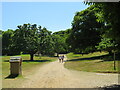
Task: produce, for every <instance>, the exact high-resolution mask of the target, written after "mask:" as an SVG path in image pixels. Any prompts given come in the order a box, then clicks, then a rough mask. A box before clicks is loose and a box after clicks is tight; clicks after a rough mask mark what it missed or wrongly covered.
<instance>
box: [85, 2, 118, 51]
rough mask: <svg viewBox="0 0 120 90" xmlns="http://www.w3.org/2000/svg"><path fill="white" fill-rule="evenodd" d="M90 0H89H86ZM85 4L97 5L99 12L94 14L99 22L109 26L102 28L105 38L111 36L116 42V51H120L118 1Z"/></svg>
mask: <svg viewBox="0 0 120 90" xmlns="http://www.w3.org/2000/svg"><path fill="white" fill-rule="evenodd" d="M88 1H90V0H88ZM86 4H88V5H92V4H94V5H95V7H99V13H98V14H97V15H96V16H97V17H98V20H97V21H99V22H104V23H105V24H106V26H110V27H111V28H110V29H108V30H106V29H104V32H105V35H106V37H107V38H112V39H113V40H114V41H115V42H116V43H117V46H116V48H117V49H118V52H119V51H120V30H119V26H120V23H119V21H120V18H119V16H120V13H118V12H119V10H120V5H119V4H120V2H101V3H98V2H89V3H88V2H87V3H86Z"/></svg>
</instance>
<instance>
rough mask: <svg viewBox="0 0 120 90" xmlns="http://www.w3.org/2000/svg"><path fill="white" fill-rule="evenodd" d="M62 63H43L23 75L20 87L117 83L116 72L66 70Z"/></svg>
mask: <svg viewBox="0 0 120 90" xmlns="http://www.w3.org/2000/svg"><path fill="white" fill-rule="evenodd" d="M65 59H66V58H65ZM64 63H65V62H64ZM64 63H59V62H58V61H55V62H51V63H48V64H46V65H43V66H42V67H40V68H38V70H36V73H34V74H33V75H29V76H27V77H25V78H26V80H25V81H24V82H23V83H22V85H20V86H21V88H95V87H102V86H105V85H112V84H118V74H103V73H92V72H82V71H73V70H68V69H66V68H64Z"/></svg>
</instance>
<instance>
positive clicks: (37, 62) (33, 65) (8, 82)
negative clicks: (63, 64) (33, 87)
mask: <svg viewBox="0 0 120 90" xmlns="http://www.w3.org/2000/svg"><path fill="white" fill-rule="evenodd" d="M17 56H22V60H23V62H22V76H18V77H16V78H14V79H15V80H13V79H5V78H6V77H7V76H9V75H10V63H9V59H10V57H11V56H3V57H2V80H3V87H4V88H9V87H11V88H15V87H17V85H18V84H19V83H22V82H23V81H24V80H25V77H26V76H27V75H32V74H34V72H35V71H36V70H37V68H38V67H40V66H42V65H44V64H46V63H49V62H52V61H55V60H57V58H56V57H47V56H42V57H41V58H40V57H37V56H34V61H30V56H29V55H28V54H24V55H17ZM17 83H18V84H17ZM14 84H15V85H14Z"/></svg>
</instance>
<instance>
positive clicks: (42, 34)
mask: <svg viewBox="0 0 120 90" xmlns="http://www.w3.org/2000/svg"><path fill="white" fill-rule="evenodd" d="M51 33H52V32H51V31H49V30H47V29H46V28H45V27H44V28H43V29H42V28H41V27H39V34H38V44H39V46H38V48H39V52H40V53H41V54H43V55H53V54H54V47H53V46H54V42H53V39H52V34H51Z"/></svg>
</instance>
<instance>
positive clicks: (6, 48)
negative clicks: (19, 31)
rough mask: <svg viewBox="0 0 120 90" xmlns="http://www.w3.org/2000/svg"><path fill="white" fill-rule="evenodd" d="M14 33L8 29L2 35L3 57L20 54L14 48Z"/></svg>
mask: <svg viewBox="0 0 120 90" xmlns="http://www.w3.org/2000/svg"><path fill="white" fill-rule="evenodd" d="M13 36H14V31H13V30H10V29H8V30H7V31H4V32H3V33H2V54H3V55H16V54H20V52H19V51H18V50H17V49H16V48H15V47H14V46H15V44H14V42H13V40H12V39H13Z"/></svg>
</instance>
